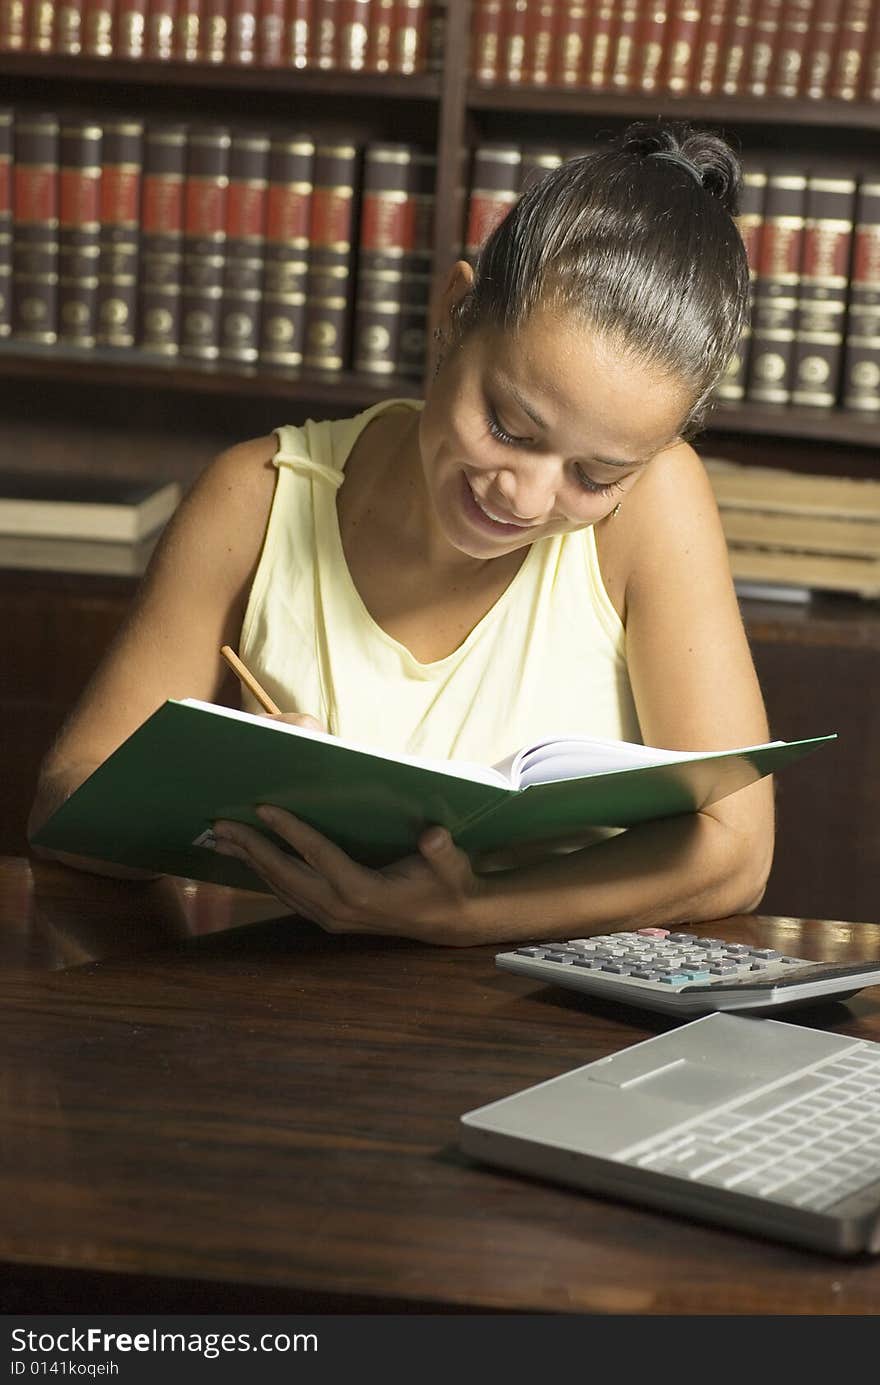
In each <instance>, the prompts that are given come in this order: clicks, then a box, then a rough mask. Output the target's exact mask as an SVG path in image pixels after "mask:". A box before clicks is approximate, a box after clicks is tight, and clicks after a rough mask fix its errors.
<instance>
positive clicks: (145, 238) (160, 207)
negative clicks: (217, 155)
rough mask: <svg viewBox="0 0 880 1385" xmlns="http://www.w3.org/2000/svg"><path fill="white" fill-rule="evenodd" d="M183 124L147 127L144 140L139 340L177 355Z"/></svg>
mask: <svg viewBox="0 0 880 1385" xmlns="http://www.w3.org/2000/svg"><path fill="white" fill-rule="evenodd" d="M185 176H186V126H185V125H179V124H171V123H156V124H151V125H150V126H149V127H148V128H147V130H146V133H145V136H144V181H143V190H142V197H141V267H140V288H139V313H138V317H139V323H140V328H139V340H138V345H139V346H140V348H141V350H142V351H147V352H149V353H150V354H152V355H157V356H176V355H177V354H178V352H179V351H180V315H181V312H180V309H181V292H182V284H183V207H184V197H183V193H184V179H185Z"/></svg>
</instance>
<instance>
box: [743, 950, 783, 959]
mask: <svg viewBox="0 0 880 1385" xmlns="http://www.w3.org/2000/svg"><path fill="white" fill-rule="evenodd" d="M751 956H752V957H763V958H764V959H765V960H766V961H768V962H769V961H771V960H775V959H776V958H777V957H781V956H782V953H781V952H775V951H774V950H773V948H772V947H753V948H752V949H751Z"/></svg>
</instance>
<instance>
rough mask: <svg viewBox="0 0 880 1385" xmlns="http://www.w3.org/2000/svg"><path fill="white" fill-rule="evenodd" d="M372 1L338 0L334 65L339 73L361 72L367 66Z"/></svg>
mask: <svg viewBox="0 0 880 1385" xmlns="http://www.w3.org/2000/svg"><path fill="white" fill-rule="evenodd" d="M371 3H372V0H339V25H338V33H337V51H336V65H337V67H338V68H339V70H340V71H341V72H363V71H364V70H365V68H366V65H367V40H368V38H369V33H370V6H371Z"/></svg>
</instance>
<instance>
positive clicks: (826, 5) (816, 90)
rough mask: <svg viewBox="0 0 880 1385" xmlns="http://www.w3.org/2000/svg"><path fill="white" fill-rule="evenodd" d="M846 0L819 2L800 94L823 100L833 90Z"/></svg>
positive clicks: (803, 69)
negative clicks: (838, 43)
mask: <svg viewBox="0 0 880 1385" xmlns="http://www.w3.org/2000/svg"><path fill="white" fill-rule="evenodd" d="M842 6H843V0H816V4H815V7H814V10H813V17H812V20H811V24H810V39H809V42H808V44H807V48H806V52H805V53H804V61H803V67H802V70H801V80H800V86H799V93H800V95H802V96H807V97H809V98H810V100H812V101H823V100H824V99H825V97H826V96H828V94H829V92H830V90H831V65H832V63H833V61H834V50H835V46H836V43H837V32H838V24H839V21H840V11H841V8H842Z"/></svg>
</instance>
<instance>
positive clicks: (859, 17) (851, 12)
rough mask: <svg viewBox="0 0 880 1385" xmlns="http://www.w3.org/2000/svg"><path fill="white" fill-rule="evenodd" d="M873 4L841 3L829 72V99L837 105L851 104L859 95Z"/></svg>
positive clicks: (866, 1) (872, 0) (867, 0)
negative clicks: (835, 48)
mask: <svg viewBox="0 0 880 1385" xmlns="http://www.w3.org/2000/svg"><path fill="white" fill-rule="evenodd" d="M874 4H875V0H844V4H843V10H842V11H841V15H840V34H839V37H838V41H837V51H836V53H835V55H834V66H833V68H832V70H831V95H832V97H834V98H835V99H836V100H838V101H855V100H856V99H857V97H858V96H859V93H860V91H861V88H862V84H863V74H864V70H865V64H866V60H867V56H868V39H869V37H870V28H871V13H872V9H873V7H874Z"/></svg>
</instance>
